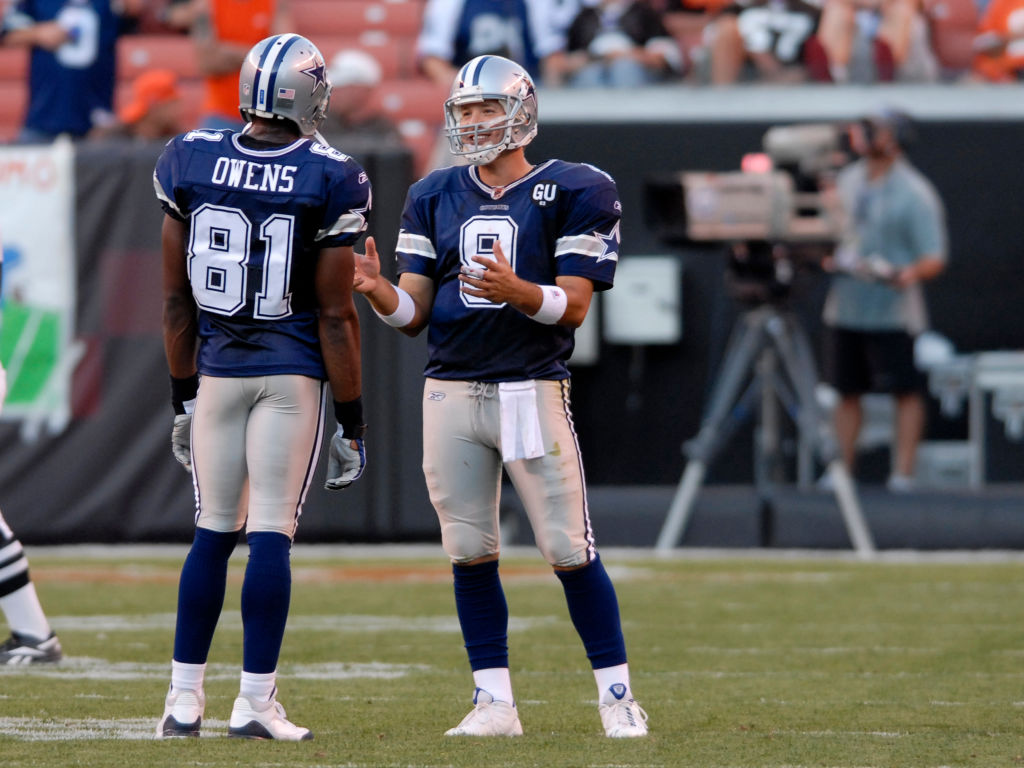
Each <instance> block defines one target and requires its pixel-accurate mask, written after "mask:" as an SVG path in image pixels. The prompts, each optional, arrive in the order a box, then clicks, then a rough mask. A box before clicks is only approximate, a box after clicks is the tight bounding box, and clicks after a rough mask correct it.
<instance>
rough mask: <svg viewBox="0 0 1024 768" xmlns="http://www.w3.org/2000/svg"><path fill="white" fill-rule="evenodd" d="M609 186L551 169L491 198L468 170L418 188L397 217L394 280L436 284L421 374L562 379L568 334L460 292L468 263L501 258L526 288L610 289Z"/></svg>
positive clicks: (581, 168) (600, 176)
mask: <svg viewBox="0 0 1024 768" xmlns="http://www.w3.org/2000/svg"><path fill="white" fill-rule="evenodd" d="M621 213H622V208H621V205H620V204H619V195H618V191H617V190H616V188H615V181H614V180H613V179H612V178H611V177H610V176H609V175H608V174H606V173H604V172H603V171H600V170H598V169H597V168H594V167H593V166H590V165H579V164H575V163H566V162H562V161H561V160H549V161H548V162H546V163H544V164H543V165H539V166H537V167H536V168H534V169H533V171H532V172H530V173H529V174H528V175H526V176H525V177H523V178H522V179H519V180H518V181H516V182H515V183H513V184H510V185H508V186H507V187H504V188H501V189H498V188H491V187H489V186H487V185H486V184H484V183H483V182H482V181H480V177H479V175H478V173H477V169H476V168H475V167H473V166H460V167H455V168H444V169H442V170H438V171H434V172H433V173H431V174H430V175H429V176H427V177H426V178H424V179H421V180H420V181H418V182H416V183H415V184H414V185H413V186H412V188H411V189H410V190H409V195H408V198H407V199H406V203H405V210H404V212H403V214H402V229H401V231H400V232H399V235H398V247H397V253H396V257H397V260H398V272H399V273H400V274H401V273H403V272H413V273H416V274H420V275H425V276H427V277H429V278H431V279H432V280H433V281H434V304H433V307H432V309H431V312H430V330H429V333H428V339H427V341H428V348H429V353H430V357H429V360H428V362H427V367H426V374H427V375H428V376H432V377H435V378H439V379H469V380H475V381H522V380H525V379H564V378H567V377H568V376H569V371H568V368H567V367H566V361H567V360H568V359H569V356H570V355H571V354H572V349H573V329H572V328H569V327H568V326H564V325H544V324H542V323H538V322H537V321H535V320H531V319H530V318H529V317H527V316H526V315H524V314H523V313H522V312H520V311H518V310H517V309H514V308H512V307H509V306H507V305H505V304H494V303H493V302H491V301H488V300H487V299H482V298H480V297H477V296H469V295H467V294H464V293H462V292H461V291H460V290H459V286H460V285H461V283H460V282H459V279H458V275H459V270H460V268H461V267H462V266H463V265H472V266H473V267H474V268H478V265H477V263H476V262H473V261H471V260H470V256H473V255H488V254H493V252H494V242H495V240H499V241H500V242H501V246H502V250H503V252H504V254H505V257H506V258H507V259H508V260H509V263H510V264H511V265H512V268H513V269H514V270H515V272H516V274H517V275H519V277H521V278H523V279H524V280H529V281H530V282H533V283H538V284H541V285H553V284H554V283H555V278H556V277H557V276H559V275H576V276H579V277H585V278H588V279H590V280H591V281H592V282H593V283H594V288H595V290H599V291H600V290H605V289H607V288H611V286H612V280H613V279H614V276H615V265H616V263H617V261H618V258H619V219H620V217H621Z"/></svg>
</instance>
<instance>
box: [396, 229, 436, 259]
mask: <svg viewBox="0 0 1024 768" xmlns="http://www.w3.org/2000/svg"><path fill="white" fill-rule="evenodd" d="M396 250H398V251H401V252H402V253H411V254H413V255H415V256H423V257H424V258H427V259H436V258H437V251H435V250H434V244H433V243H431V242H430V238H428V237H424V236H423V235H411V234H409V233H408V232H399V233H398V246H397V247H396Z"/></svg>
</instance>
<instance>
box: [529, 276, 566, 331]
mask: <svg viewBox="0 0 1024 768" xmlns="http://www.w3.org/2000/svg"><path fill="white" fill-rule="evenodd" d="M538 287H539V288H540V292H541V293H542V294H543V295H544V299H543V301H541V303H540V309H538V310H537V311H536V313H534V314H532V315H530V319H531V320H536V321H537V322H538V323H543V324H544V325H554V324H555V323H557V322H558V321H559V320H561V319H562V315H564V314H565V308H566V307H567V306H568V305H569V297H568V296H566V295H565V291H563V290H562V289H561V288H559V287H558V286H557V285H541V286H538Z"/></svg>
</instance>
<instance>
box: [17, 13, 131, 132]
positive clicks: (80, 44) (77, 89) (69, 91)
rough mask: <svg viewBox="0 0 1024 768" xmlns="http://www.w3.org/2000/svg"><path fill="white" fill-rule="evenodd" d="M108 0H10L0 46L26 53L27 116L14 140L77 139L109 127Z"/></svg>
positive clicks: (111, 16)
mask: <svg viewBox="0 0 1024 768" xmlns="http://www.w3.org/2000/svg"><path fill="white" fill-rule="evenodd" d="M120 23H121V20H120V17H119V16H118V15H117V13H116V12H115V10H114V8H113V6H112V3H111V0H16V2H12V3H10V4H9V5H8V7H7V11H6V13H5V14H4V17H3V22H2V24H0V43H2V44H3V45H6V46H22V47H27V48H30V49H31V52H32V53H31V56H30V59H29V80H28V110H27V113H26V115H25V122H24V125H23V126H22V129H21V132H20V134H19V136H18V140H19V141H20V142H24V143H46V142H50V141H53V139H55V138H56V137H57V136H59V135H61V134H67V135H69V136H71V137H72V138H76V139H78V138H83V137H84V136H86V134H88V133H89V131H90V130H91V129H92V128H94V127H97V126H102V125H105V124H109V123H111V122H113V120H114V116H113V111H112V110H113V103H114V79H115V72H116V63H117V47H116V43H117V37H118V29H119V25H120Z"/></svg>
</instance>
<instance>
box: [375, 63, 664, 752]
mask: <svg viewBox="0 0 1024 768" xmlns="http://www.w3.org/2000/svg"><path fill="white" fill-rule="evenodd" d="M445 118H446V128H445V132H446V135H447V136H448V137H449V140H450V142H451V149H452V152H453V153H455V154H457V155H460V156H463V157H465V158H466V159H467V160H468V161H469V163H470V165H468V166H458V167H453V168H446V169H443V170H438V171H434V172H433V173H431V174H430V175H428V176H427V177H426V178H424V179H422V180H420V181H418V182H417V183H416V184H414V185H413V186H412V188H411V189H410V190H409V195H408V198H407V200H406V205H405V211H404V213H403V216H402V226H401V231H400V232H399V236H398V245H397V261H398V272H399V284H398V285H397V286H395V285H392V283H391V282H390V281H388V280H386V279H384V278H382V277H381V275H380V260H379V257H378V255H377V251H376V245H375V243H374V241H373V239H372V238H368V239H367V241H366V254H365V255H363V256H358V255H357V259H358V261H357V265H356V277H355V290H356V291H357V292H358V293H362V294H364V295H365V296H366V297H367V298H368V299H369V301H370V304H371V306H372V307H373V309H374V311H375V312H376V313H377V314H378V315H379V316H380V317H381V319H382V320H383V321H384V322H386V323H387V324H389V325H391V326H393V327H396V328H398V329H399V330H400V331H402V332H403V333H405V334H407V335H410V336H412V335H416V334H417V333H419V332H420V331H422V330H423V328H425V327H427V326H429V329H430V330H429V333H428V347H429V359H428V362H427V366H426V371H425V373H426V382H425V386H424V393H423V472H424V476H425V478H426V482H427V488H428V491H429V493H430V499H431V502H432V504H433V506H434V509H435V511H436V512H437V516H438V520H439V522H440V525H441V539H442V544H443V546H444V549H445V553H446V554H447V555H448V556H449V558H450V559H451V561H452V570H453V576H454V587H455V603H456V610H457V613H458V617H459V623H460V626H461V628H462V634H463V639H464V641H465V646H466V650H467V652H468V655H469V662H470V668H471V670H472V672H473V680H474V683H475V691H474V695H473V704H474V706H473V709H472V710H471V711H470V713H469V714H468V715H466V717H465V718H464V719H463V720H462V722H461V723H459V724H458V725H457V726H455V727H454V728H451V729H449V730H448V731H447V734H448V735H450V736H462V735H472V736H516V735H519V734H521V733H522V732H523V729H522V724H521V722H520V720H519V712H518V709H517V707H516V704H515V698H514V696H513V693H512V682H511V677H510V674H509V657H508V606H507V603H506V601H505V595H504V591H503V589H502V586H501V580H500V577H499V573H498V559H499V554H500V549H501V542H500V541H499V525H498V507H499V505H498V501H499V498H498V497H499V493H500V488H501V474H502V469H503V468H504V470H505V471H506V472H507V473H508V476H509V478H510V479H511V481H512V484H513V485H514V487H515V489H516V492H517V493H518V495H519V497H520V499H521V500H522V502H523V506H524V507H525V508H526V512H527V515H528V517H529V519H530V523H531V525H532V527H533V532H534V536H535V539H536V542H537V546H538V548H539V549H540V551H541V553H542V554H543V555H544V557H545V559H546V560H547V561H548V562H549V563H550V564H551V566H552V567H553V568H554V571H555V574H556V575H557V577H558V579H559V580H560V582H561V583H562V586H563V588H564V591H565V596H566V601H567V603H568V606H569V614H570V616H571V618H572V621H573V625H574V626H575V628H576V630H577V632H578V633H579V635H580V638H581V640H582V641H583V646H584V649H585V650H586V653H587V657H588V658H589V660H590V664H591V667H592V668H593V671H594V677H595V680H596V682H597V689H598V697H599V706H598V709H599V713H600V716H601V721H602V724H603V726H604V731H605V734H606V735H607V736H610V737H613V738H621V737H635V736H644V735H646V734H647V724H646V720H647V716H646V714H645V713H644V711H643V709H641V707H640V706H639V705H638V704H637V703H636V701H635V700H634V698H633V694H632V689H631V687H630V681H629V666H628V663H627V659H626V647H625V641H624V639H623V635H622V627H621V622H620V618H619V608H618V601H617V598H616V595H615V589H614V587H613V585H612V582H611V580H610V579H609V577H608V574H607V572H606V571H605V569H604V565H603V564H602V562H601V559H600V557H598V554H597V550H596V548H595V544H594V536H593V531H592V530H591V526H590V517H589V513H588V509H587V498H586V488H585V482H584V477H583V468H582V462H581V460H580V455H579V445H578V441H577V439H576V433H575V429H574V426H573V421H572V414H571V411H570V406H569V371H568V369H567V367H566V361H567V359H568V357H569V355H570V354H571V353H572V348H573V333H574V329H575V328H577V327H579V325H580V324H581V323H582V322H583V320H584V318H585V316H586V313H587V310H588V308H589V306H590V300H591V297H592V295H593V292H594V291H595V290H605V289H607V288H610V287H611V285H612V281H613V278H614V272H615V264H616V262H617V260H618V252H619V219H620V216H621V207H620V204H619V198H618V193H617V191H616V188H615V182H614V181H613V180H612V179H611V177H610V176H608V174H606V173H604V172H602V171H600V170H598V169H597V168H594V167H593V166H589V165H580V164H573V163H566V162H561V161H558V160H550V161H548V162H545V163H542V164H540V165H537V166H534V165H532V164H531V163H530V162H529V161H528V160H527V159H526V157H525V154H524V149H523V148H524V147H525V146H526V145H527V144H528V143H529V142H530V141H531V140H532V139H533V137H534V135H536V132H537V97H536V93H535V90H534V84H533V81H532V79H531V78H530V76H529V74H528V73H527V72H526V70H525V69H524V68H523V67H522V66H520V65H519V64H516V63H515V62H512V61H510V60H508V59H505V58H502V57H498V56H480V57H477V58H476V59H473V60H472V61H470V62H469V63H467V64H466V65H465V66H463V67H462V69H461V70H459V72H458V74H457V75H456V77H455V82H454V84H453V86H452V90H451V95H450V96H449V98H448V99H447V101H446V102H445Z"/></svg>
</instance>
